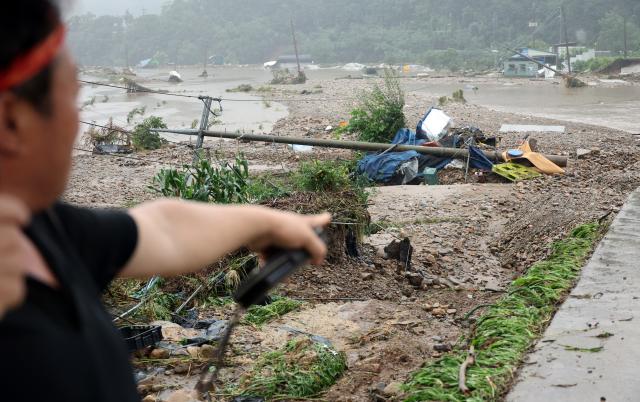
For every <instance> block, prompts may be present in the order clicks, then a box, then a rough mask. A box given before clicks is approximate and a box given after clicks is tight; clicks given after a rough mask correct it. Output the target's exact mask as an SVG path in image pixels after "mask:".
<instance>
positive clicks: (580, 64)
mask: <svg viewBox="0 0 640 402" xmlns="http://www.w3.org/2000/svg"><path fill="white" fill-rule="evenodd" d="M614 61H616V58H615V57H597V58H595V59H591V60H589V61H582V60H580V61H577V62H575V63H573V64H572V65H571V67H572V68H573V70H574V71H577V72H579V73H588V72H598V71H600V70H602V69H603V68H605V67H607V66H609V65H610V64H611V63H613V62H614Z"/></svg>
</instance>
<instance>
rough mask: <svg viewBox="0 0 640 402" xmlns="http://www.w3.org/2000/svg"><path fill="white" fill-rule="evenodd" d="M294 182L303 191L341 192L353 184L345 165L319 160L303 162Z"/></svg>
mask: <svg viewBox="0 0 640 402" xmlns="http://www.w3.org/2000/svg"><path fill="white" fill-rule="evenodd" d="M293 180H294V182H295V184H296V186H297V187H298V188H299V189H301V190H303V191H339V190H344V189H346V188H349V187H350V183H351V181H350V180H349V171H348V170H347V167H346V166H345V164H343V163H340V162H336V161H319V160H315V161H311V162H303V163H302V164H301V165H300V170H299V171H298V172H297V173H296V174H295V175H294V179H293Z"/></svg>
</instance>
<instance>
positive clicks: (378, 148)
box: [154, 129, 568, 167]
mask: <svg viewBox="0 0 640 402" xmlns="http://www.w3.org/2000/svg"><path fill="white" fill-rule="evenodd" d="M154 131H157V132H159V133H173V134H179V135H193V136H197V135H202V136H204V137H208V138H221V139H232V140H242V141H257V142H266V143H273V144H291V145H309V146H314V147H324V148H341V149H351V150H355V151H365V152H382V151H387V150H389V148H391V147H393V150H392V151H391V152H404V151H416V152H418V153H420V154H423V155H431V156H438V157H442V158H459V159H465V158H467V157H469V150H467V149H462V148H442V147H423V146H415V145H397V146H394V145H391V144H383V143H374V142H360V141H342V140H323V139H317V138H302V137H281V136H277V135H267V134H245V133H231V132H226V131H200V130H160V129H158V130H154ZM482 152H483V153H484V155H485V156H486V157H487V158H488V159H490V160H492V161H498V162H504V158H503V156H502V153H501V152H492V151H482ZM545 157H546V158H547V159H549V160H550V161H551V162H553V163H555V164H556V165H558V166H560V167H565V166H567V160H568V158H567V157H566V156H559V155H545Z"/></svg>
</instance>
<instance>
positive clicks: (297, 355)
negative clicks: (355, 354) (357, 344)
mask: <svg viewBox="0 0 640 402" xmlns="http://www.w3.org/2000/svg"><path fill="white" fill-rule="evenodd" d="M346 368H347V365H346V357H345V355H344V353H341V352H338V351H336V350H335V349H333V348H332V347H330V346H326V345H324V344H320V343H316V342H312V341H311V340H310V339H308V338H297V339H293V340H291V341H289V342H288V343H287V344H286V345H285V346H284V347H283V348H281V349H279V350H276V351H273V352H269V353H266V354H264V355H263V356H262V357H260V359H259V360H258V362H257V364H256V365H255V367H254V368H253V370H252V371H250V372H249V373H247V374H246V375H245V376H244V377H243V378H241V380H240V384H239V387H238V388H237V389H232V390H231V393H232V394H239V395H260V396H261V397H263V398H266V399H267V400H274V399H277V400H297V399H301V398H310V397H314V396H317V395H319V394H321V393H322V392H323V391H325V390H326V389H328V388H329V387H330V386H332V385H333V384H334V383H335V382H336V381H337V380H338V378H340V376H341V375H342V373H344V371H345V370H346Z"/></svg>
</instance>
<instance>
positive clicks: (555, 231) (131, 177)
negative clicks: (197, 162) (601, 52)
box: [65, 77, 640, 401]
mask: <svg viewBox="0 0 640 402" xmlns="http://www.w3.org/2000/svg"><path fill="white" fill-rule="evenodd" d="M432 79H438V78H432ZM442 79H446V80H459V81H460V84H461V85H464V84H463V83H465V82H467V81H468V80H469V79H468V78H451V77H447V78H442ZM371 83H372V82H371V81H368V80H367V81H365V80H332V81H318V82H314V81H311V82H308V83H307V84H305V85H300V86H297V87H296V88H297V89H299V90H300V91H302V90H303V89H308V90H312V89H314V88H315V89H317V88H318V87H319V86H321V87H322V89H323V93H322V94H315V95H293V94H291V93H288V92H287V93H284V92H283V93H279V92H278V90H280V89H283V90H284V88H283V87H276V92H275V94H274V95H273V96H277V97H278V98H282V97H285V98H290V99H292V98H295V99H300V98H305V99H306V98H315V99H325V98H341V99H354V98H357V94H358V93H359V91H361V90H362V89H364V88H366V87H368V86H369V85H371ZM547 84H548V83H539V82H529V83H527V85H547ZM286 90H287V91H290V90H291V87H288V88H286ZM284 103H285V104H286V105H287V107H288V108H289V110H290V116H289V117H287V118H285V119H283V120H280V121H279V122H277V124H276V125H275V129H274V132H275V133H278V134H281V135H297V136H300V135H302V136H309V137H316V138H330V137H331V133H329V132H327V130H326V128H327V126H332V127H336V126H337V125H338V124H339V122H340V121H342V120H347V119H348V117H349V114H348V113H349V111H350V110H351V109H352V107H353V105H354V101H340V102H337V101H326V102H311V101H309V102H297V101H295V102H294V101H291V102H284ZM435 104H437V99H436V97H435V96H434V95H433V94H429V93H424V92H409V93H408V94H407V107H406V115H407V121H408V125H409V127H415V125H416V123H417V121H418V119H419V118H420V117H421V115H422V114H423V113H424V112H425V110H426V109H427V108H428V107H429V106H431V105H435ZM445 110H446V111H447V113H449V114H450V115H451V116H452V117H453V118H454V119H455V121H456V123H457V125H458V126H464V125H473V126H477V127H479V128H480V129H482V130H483V131H484V132H485V133H486V134H490V135H499V136H500V137H501V147H503V148H504V147H508V146H513V145H516V144H517V142H518V141H519V140H520V139H521V138H522V136H523V134H499V133H498V130H499V127H500V126H501V125H502V124H503V123H510V124H552V125H565V126H566V127H567V131H566V133H565V134H558V133H554V134H550V133H548V134H547V133H545V134H534V135H532V137H534V138H536V139H537V140H538V146H539V149H540V150H541V151H542V152H545V153H549V154H557V155H567V156H569V157H570V162H569V166H568V168H567V173H566V175H563V176H544V177H541V178H539V179H535V180H532V181H527V182H521V183H518V184H510V183H503V184H499V183H493V184H481V183H477V182H475V178H474V177H473V176H471V179H470V180H469V183H464V180H463V177H464V175H463V174H460V173H459V172H458V173H456V172H453V173H452V172H447V171H445V172H444V173H442V177H441V179H442V180H443V181H444V182H453V183H452V184H449V185H443V186H404V187H378V188H375V189H372V191H371V198H370V206H369V212H370V214H371V217H372V221H373V222H378V223H381V226H382V229H381V230H380V231H378V232H377V233H376V234H373V235H371V236H369V237H367V238H366V239H365V245H364V246H363V255H362V256H361V258H359V259H345V260H344V261H343V262H341V263H339V264H333V265H329V266H327V267H324V268H315V269H311V268H309V269H306V270H303V271H302V272H300V273H299V274H297V275H296V276H295V277H294V278H292V280H291V281H290V283H288V284H287V285H285V286H284V287H283V289H281V293H283V294H286V295H289V296H290V297H293V298H298V299H304V300H305V304H304V305H303V307H302V308H301V309H300V310H299V311H297V312H293V313H290V314H288V315H286V316H285V317H283V318H281V319H279V320H277V321H275V322H272V323H270V324H268V325H266V326H265V327H263V328H262V329H256V328H252V327H246V326H243V327H241V328H240V330H239V331H238V333H237V335H236V336H235V337H234V339H233V341H232V342H233V343H234V347H233V350H234V353H233V355H232V356H230V359H231V360H232V361H233V364H232V366H233V369H232V370H230V373H229V374H227V377H226V378H228V379H233V378H234V376H237V375H239V373H241V372H245V371H246V370H247V369H248V368H249V367H250V366H251V364H252V362H253V361H254V359H255V357H256V356H257V355H258V354H259V353H260V352H263V351H265V350H271V349H274V348H277V347H280V346H282V344H283V343H284V342H285V340H286V339H287V338H289V337H291V336H292V335H291V334H290V332H288V331H287V330H286V329H283V328H290V327H293V328H295V329H298V330H301V331H304V332H307V333H310V334H315V335H320V336H323V337H325V338H327V339H329V340H330V341H331V343H332V344H333V345H334V346H335V347H336V348H337V349H338V350H340V351H344V352H345V353H346V355H347V362H348V370H347V371H346V372H345V374H344V376H343V377H342V378H341V379H340V380H339V381H338V383H337V384H335V385H334V386H333V387H332V388H331V389H330V390H329V391H328V392H327V393H326V394H325V395H322V396H321V397H320V398H319V400H327V401H370V400H392V399H393V398H394V397H395V398H397V397H398V395H397V390H396V389H394V388H396V387H395V386H393V385H394V384H393V383H397V382H403V381H405V380H406V379H407V376H408V375H409V374H410V373H411V372H413V371H414V370H416V369H418V368H419V367H420V366H421V365H422V364H423V363H424V362H425V361H429V360H430V359H433V358H435V357H437V356H439V355H440V354H441V351H443V350H446V349H448V348H449V347H450V346H451V345H453V344H455V343H456V341H457V340H458V339H459V337H460V336H461V335H464V334H465V333H466V331H467V330H468V327H469V322H468V321H465V320H463V319H462V318H463V316H465V314H466V313H467V312H469V311H471V310H472V309H474V308H475V307H477V306H480V305H484V304H487V303H491V302H492V301H494V300H496V299H497V298H499V297H500V296H501V295H502V293H503V292H504V290H505V288H506V286H507V285H508V284H509V283H510V282H511V281H512V280H513V279H514V278H516V277H518V276H519V274H520V273H522V272H523V271H524V270H525V269H526V268H528V267H529V266H530V265H531V264H532V263H533V262H535V261H537V260H539V259H541V258H542V257H544V256H545V255H546V254H547V252H548V247H549V245H550V243H551V242H552V241H554V240H556V239H558V238H561V237H563V236H565V235H566V234H567V233H568V232H569V231H570V230H571V229H572V228H574V227H575V226H577V225H579V224H581V223H585V222H589V221H593V220H596V219H601V218H603V217H605V216H607V214H611V213H614V214H615V213H616V212H617V211H618V210H619V208H620V206H621V205H622V204H623V203H624V201H625V199H626V197H627V195H628V194H629V193H630V192H631V191H632V190H634V189H635V188H636V187H638V185H640V170H639V167H640V152H639V151H638V142H637V141H636V139H635V138H634V137H633V136H632V135H630V134H628V133H626V132H621V131H617V130H612V129H608V128H604V127H596V126H590V125H582V124H577V123H568V122H562V121H553V120H546V119H542V118H537V117H527V116H518V115H513V114H508V113H502V112H496V111H491V110H488V109H485V108H482V107H479V106H476V105H470V104H459V103H452V104H449V105H447V106H446V107H445ZM206 146H207V148H209V149H210V152H212V154H217V155H220V157H222V158H230V157H232V156H233V155H234V154H235V153H237V152H240V151H241V152H244V153H245V155H246V156H247V158H248V159H249V163H250V169H253V171H254V172H264V171H269V172H274V173H278V172H288V171H291V170H293V169H295V168H296V167H297V166H298V164H299V162H300V161H301V160H307V159H314V158H318V159H335V158H342V159H348V158H351V157H352V154H351V152H350V151H344V150H327V149H324V150H323V149H317V148H316V149H315V150H314V153H313V154H294V153H293V152H292V151H291V150H290V149H289V148H287V147H286V146H284V145H275V144H259V143H243V142H235V141H223V140H211V141H207V142H206ZM579 148H583V149H586V150H589V154H588V155H585V156H582V157H581V158H580V159H578V158H576V157H575V154H576V150H577V149H579ZM191 158H192V149H191V148H190V147H189V146H188V144H186V143H183V144H181V145H175V144H170V145H169V146H168V147H166V148H164V149H162V150H159V151H153V152H148V153H138V154H134V155H132V158H125V157H110V156H97V155H90V154H86V153H78V154H76V155H75V156H74V169H73V172H72V175H71V178H70V185H69V189H68V191H67V193H66V195H65V199H66V200H68V201H70V202H74V203H78V204H81V205H86V206H90V207H130V206H133V205H135V204H137V203H140V202H142V201H145V200H149V199H153V198H155V197H156V195H155V194H153V193H152V192H150V191H149V190H148V189H147V186H149V185H150V184H151V181H152V177H153V176H154V175H155V174H156V173H157V171H158V170H159V169H160V168H162V167H168V166H180V165H182V164H184V163H189V162H190V161H191ZM450 177H455V178H456V179H455V180H454V179H450ZM382 223H383V224H382ZM405 237H408V238H409V239H410V240H411V243H412V245H413V247H414V248H415V250H414V253H413V257H412V259H411V268H410V269H409V270H408V271H407V270H406V267H404V266H402V264H400V263H398V262H397V261H391V260H386V259H385V258H384V256H383V254H384V250H383V249H384V246H386V245H387V244H389V242H391V241H392V240H394V239H401V238H405ZM418 277H419V278H420V279H417V278H418ZM207 314H211V316H209V317H207V316H206V315H207ZM216 314H217V316H215V318H225V314H228V311H227V312H224V311H223V312H221V311H217V312H209V313H207V312H201V318H213V315H216ZM476 314H477V313H474V315H476ZM197 367H198V366H197V365H195V366H194V370H191V369H190V370H188V371H187V372H186V373H182V374H176V373H175V370H173V367H172V366H171V364H170V363H169V362H167V363H165V364H163V363H158V362H155V363H154V364H152V365H151V367H144V368H143V369H141V372H140V377H146V380H145V382H144V383H145V384H156V385H157V386H156V387H155V388H154V387H152V386H149V387H146V388H145V393H149V394H150V395H151V397H149V399H148V400H154V399H153V398H156V397H157V398H158V400H162V399H163V398H164V397H165V396H166V395H167V393H168V391H167V390H164V389H165V388H167V387H170V388H171V387H179V386H184V385H189V384H193V382H194V381H195V375H196V374H197V373H198V370H197ZM167 370H168V371H167ZM167 374H168V375H167ZM236 378H237V377H236ZM389 384H392V386H389ZM385 389H386V390H385Z"/></svg>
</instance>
